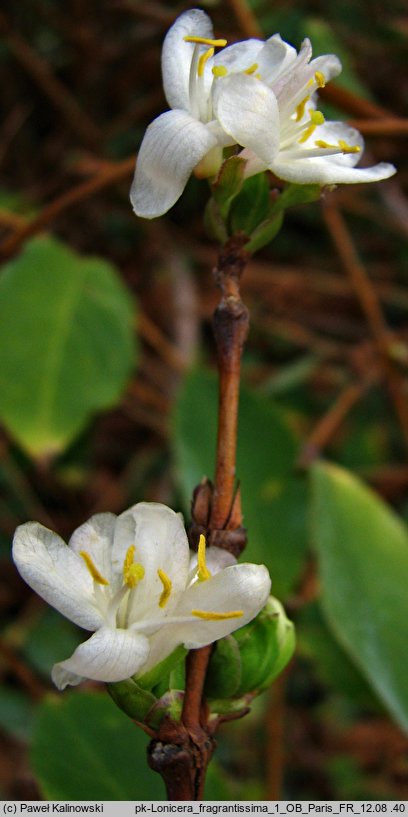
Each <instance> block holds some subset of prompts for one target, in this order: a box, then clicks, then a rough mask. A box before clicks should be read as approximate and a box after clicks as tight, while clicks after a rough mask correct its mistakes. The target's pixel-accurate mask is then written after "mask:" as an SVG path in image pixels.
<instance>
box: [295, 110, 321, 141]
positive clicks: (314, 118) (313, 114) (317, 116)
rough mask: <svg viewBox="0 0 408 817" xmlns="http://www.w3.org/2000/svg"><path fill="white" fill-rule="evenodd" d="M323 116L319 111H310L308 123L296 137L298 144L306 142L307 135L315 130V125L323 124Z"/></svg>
mask: <svg viewBox="0 0 408 817" xmlns="http://www.w3.org/2000/svg"><path fill="white" fill-rule="evenodd" d="M323 122H324V116H323V114H322V112H321V111H310V123H311V124H310V125H309V127H308V128H306V130H305V132H304V134H303V135H302V136H301V137H300V139H298V142H299V144H300V145H301V144H303V142H307V140H308V139H309V136H311V135H312V133H314V131H315V130H316V127H317V125H323Z"/></svg>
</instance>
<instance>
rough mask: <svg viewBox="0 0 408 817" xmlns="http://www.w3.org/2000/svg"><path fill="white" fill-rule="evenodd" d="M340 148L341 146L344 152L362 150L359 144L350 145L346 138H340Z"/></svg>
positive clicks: (358, 151)
mask: <svg viewBox="0 0 408 817" xmlns="http://www.w3.org/2000/svg"><path fill="white" fill-rule="evenodd" d="M339 148H341V150H342V151H343V153H360V151H361V148H360V147H359V145H349V144H347V142H345V141H344V139H339Z"/></svg>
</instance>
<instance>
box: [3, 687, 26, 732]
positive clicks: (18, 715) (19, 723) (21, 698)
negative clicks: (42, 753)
mask: <svg viewBox="0 0 408 817" xmlns="http://www.w3.org/2000/svg"><path fill="white" fill-rule="evenodd" d="M33 709H34V706H33V703H32V701H30V699H29V698H28V696H27V695H24V693H23V692H20V690H18V689H11V688H10V687H8V686H6V685H5V684H3V685H2V686H1V687H0V727H1V728H2V729H5V730H6V731H7V732H9V733H10V734H11V735H13V736H14V737H16V738H17V739H20V740H26V739H27V736H28V735H29V733H30V730H31V726H32V721H33Z"/></svg>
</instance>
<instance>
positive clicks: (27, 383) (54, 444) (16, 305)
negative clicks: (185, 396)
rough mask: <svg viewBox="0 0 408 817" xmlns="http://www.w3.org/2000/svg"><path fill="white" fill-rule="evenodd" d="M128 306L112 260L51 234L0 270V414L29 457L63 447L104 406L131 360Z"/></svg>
mask: <svg viewBox="0 0 408 817" xmlns="http://www.w3.org/2000/svg"><path fill="white" fill-rule="evenodd" d="M132 323H133V308H132V304H131V301H130V299H129V296H128V294H127V292H126V290H125V288H124V287H123V285H122V284H121V282H120V279H119V278H118V276H117V274H116V272H115V270H114V268H113V267H112V266H111V265H110V264H108V263H106V262H105V261H103V260H102V259H99V258H81V257H80V256H78V255H77V254H76V253H74V252H72V250H70V249H69V248H68V247H66V246H64V245H63V244H62V243H60V242H58V241H56V240H55V239H53V238H48V237H43V238H38V239H35V240H33V241H31V242H30V243H29V244H27V246H26V247H25V249H24V251H23V252H22V253H21V255H19V256H18V257H17V258H16V259H14V260H13V261H11V262H10V263H9V264H7V265H6V266H5V267H4V269H3V273H2V276H1V278H0V419H1V420H2V422H3V423H4V424H5V426H6V427H7V429H8V430H9V432H10V433H11V434H12V436H14V437H15V439H16V440H17V441H18V443H19V444H20V445H21V446H23V447H24V448H25V449H26V450H27V451H28V452H29V453H30V454H32V455H34V456H44V455H48V454H53V453H56V452H58V451H61V450H62V449H64V448H65V447H66V446H67V445H68V443H70V442H71V440H72V439H73V438H74V437H75V436H76V435H77V434H78V433H79V432H80V431H81V429H83V428H84V426H85V425H86V423H87V422H88V421H89V419H90V417H91V416H92V414H93V413H94V412H96V411H100V410H102V409H104V408H107V407H109V406H112V405H114V403H115V402H116V401H117V400H118V399H119V397H120V394H121V392H122V390H123V388H124V386H125V383H126V379H127V378H128V376H129V374H130V371H131V368H132V365H133V364H134V356H135V349H134V340H133V326H132Z"/></svg>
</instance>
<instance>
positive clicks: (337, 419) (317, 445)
mask: <svg viewBox="0 0 408 817" xmlns="http://www.w3.org/2000/svg"><path fill="white" fill-rule="evenodd" d="M367 386H368V383H352V384H350V385H348V386H346V388H345V389H344V390H343V391H342V392H341V393H340V395H339V396H338V398H337V400H336V401H335V402H334V403H333V405H332V406H331V407H330V409H329V411H328V412H327V414H325V415H324V416H323V417H322V418H321V419H320V420H319V422H318V423H317V425H316V427H315V428H314V429H313V431H312V433H311V434H310V436H309V439H308V440H307V442H306V443H305V445H304V447H303V450H302V452H301V454H300V457H299V460H298V465H299V466H300V467H301V468H307V467H308V466H309V465H310V464H311V463H312V462H313V460H315V459H316V457H318V456H319V455H320V453H321V451H322V450H323V449H324V448H325V447H326V446H327V445H328V443H329V442H330V441H331V439H332V438H333V436H334V435H335V434H336V432H337V431H338V429H339V428H340V426H341V425H342V423H343V422H344V420H345V419H346V417H347V415H348V414H349V412H350V411H351V409H352V408H353V407H354V406H355V405H356V403H357V402H358V401H359V400H360V399H361V397H362V395H363V394H364V392H365V391H366V389H367Z"/></svg>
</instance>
